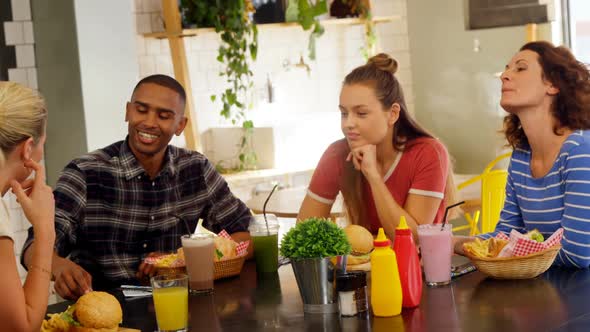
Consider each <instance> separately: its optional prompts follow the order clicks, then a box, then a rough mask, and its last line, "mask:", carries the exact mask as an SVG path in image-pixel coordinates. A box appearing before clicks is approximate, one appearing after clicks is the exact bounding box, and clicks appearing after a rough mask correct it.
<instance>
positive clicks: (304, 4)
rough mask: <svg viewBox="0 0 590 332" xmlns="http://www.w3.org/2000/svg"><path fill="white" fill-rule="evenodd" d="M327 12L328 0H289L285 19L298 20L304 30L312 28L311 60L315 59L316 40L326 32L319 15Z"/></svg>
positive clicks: (309, 45) (310, 39)
mask: <svg viewBox="0 0 590 332" xmlns="http://www.w3.org/2000/svg"><path fill="white" fill-rule="evenodd" d="M327 12H328V4H327V2H326V0H289V5H288V6H287V10H286V12H285V21H287V22H298V23H299V24H300V25H301V27H302V28H303V30H304V31H308V30H311V33H310V35H309V44H308V50H309V58H310V59H311V60H315V41H316V39H317V38H319V37H320V36H321V35H323V34H324V27H323V26H322V24H321V23H320V21H319V20H318V18H317V17H318V16H320V15H322V14H325V13H327Z"/></svg>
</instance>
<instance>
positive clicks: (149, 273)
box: [135, 252, 164, 280]
mask: <svg viewBox="0 0 590 332" xmlns="http://www.w3.org/2000/svg"><path fill="white" fill-rule="evenodd" d="M162 255H164V253H161V252H152V253H149V254H148V255H147V256H146V258H147V257H157V256H162ZM156 270H157V268H156V266H155V265H154V264H147V263H146V262H145V261H144V262H141V264H139V269H138V270H137V273H136V274H135V276H136V277H137V279H139V280H142V279H144V278H151V277H153V276H154V275H155V274H156Z"/></svg>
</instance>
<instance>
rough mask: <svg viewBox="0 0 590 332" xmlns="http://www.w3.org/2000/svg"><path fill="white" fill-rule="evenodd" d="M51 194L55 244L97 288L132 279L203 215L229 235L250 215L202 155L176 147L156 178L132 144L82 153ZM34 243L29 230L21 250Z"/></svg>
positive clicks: (173, 245)
mask: <svg viewBox="0 0 590 332" xmlns="http://www.w3.org/2000/svg"><path fill="white" fill-rule="evenodd" d="M54 196H55V204H56V211H55V232H56V241H55V249H56V251H57V253H58V254H59V255H60V256H61V257H66V256H68V255H70V259H71V260H72V261H74V262H76V263H77V264H79V265H80V266H82V267H83V268H84V269H85V270H87V271H88V272H89V273H90V274H92V276H93V284H95V286H94V287H99V288H101V285H104V286H103V288H104V287H113V286H114V285H117V284H120V283H121V282H132V281H133V279H135V274H136V272H137V270H138V267H139V264H140V262H141V261H142V259H143V258H144V257H145V255H146V254H148V253H150V252H154V251H163V252H166V251H168V252H169V251H173V250H176V249H177V248H179V247H180V246H181V243H180V236H181V235H182V234H187V233H188V232H192V231H194V229H195V227H196V224H197V221H198V219H199V218H203V220H204V223H203V225H204V226H205V227H207V228H208V229H210V230H211V231H214V232H216V233H217V232H219V231H221V230H222V229H225V230H226V231H227V232H228V233H230V234H231V233H234V232H240V231H246V230H247V228H248V224H249V220H250V211H249V209H248V208H247V207H246V205H245V204H244V203H243V202H242V201H240V200H239V199H237V198H236V197H234V196H233V195H232V193H231V192H230V190H229V188H228V186H227V183H226V182H225V180H224V179H223V178H222V177H221V176H220V175H219V174H218V173H217V172H216V171H215V168H214V167H213V166H212V165H211V163H210V162H209V161H208V160H207V159H206V158H205V157H204V156H203V155H202V154H200V153H198V152H194V151H189V150H185V149H181V148H177V147H174V146H171V145H169V146H168V149H167V153H166V154H165V160H164V166H163V168H162V170H161V171H160V173H159V174H158V175H157V176H156V178H155V179H153V180H151V179H150V178H149V176H148V175H147V173H146V172H145V170H144V169H143V168H142V166H141V165H140V164H139V162H138V161H137V159H136V158H135V156H134V155H133V153H132V152H131V150H130V149H129V146H128V144H127V141H120V142H117V143H114V144H112V145H110V146H108V147H106V148H104V149H101V150H97V151H94V152H91V153H89V154H87V155H84V156H82V157H80V158H78V159H75V160H73V161H72V162H70V163H69V164H68V165H67V166H66V168H65V169H64V171H63V173H62V174H61V177H60V179H59V181H58V183H57V185H56V188H55V191H54ZM32 240H33V231H32V228H30V229H29V236H28V238H27V241H26V242H25V244H24V247H23V252H24V250H25V249H26V248H27V247H28V246H29V245H30V244H31V242H32ZM107 285H108V286H107Z"/></svg>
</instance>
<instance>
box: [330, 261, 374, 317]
mask: <svg viewBox="0 0 590 332" xmlns="http://www.w3.org/2000/svg"><path fill="white" fill-rule="evenodd" d="M336 290H337V291H338V305H339V307H340V315H342V316H355V315H357V314H358V313H361V312H365V311H367V310H369V302H368V299H367V275H366V273H365V272H364V271H354V272H348V273H343V274H339V275H337V276H336Z"/></svg>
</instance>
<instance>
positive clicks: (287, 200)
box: [246, 187, 343, 219]
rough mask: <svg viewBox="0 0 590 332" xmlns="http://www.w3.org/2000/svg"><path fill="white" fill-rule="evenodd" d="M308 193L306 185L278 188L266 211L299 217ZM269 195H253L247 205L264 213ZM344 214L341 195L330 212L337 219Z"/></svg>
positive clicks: (284, 216) (280, 215)
mask: <svg viewBox="0 0 590 332" xmlns="http://www.w3.org/2000/svg"><path fill="white" fill-rule="evenodd" d="M306 194H307V188H305V187H294V188H285V189H281V190H276V191H275V192H274V193H273V194H272V196H271V197H270V200H269V201H268V204H267V206H266V213H270V214H274V215H276V216H277V217H282V218H297V214H298V213H299V208H300V207H301V203H302V202H303V199H304V198H305V195H306ZM267 197H268V193H267V194H259V195H256V196H253V197H252V198H251V199H250V200H249V201H247V202H246V205H247V206H248V207H249V208H250V209H251V210H252V211H253V212H254V213H262V208H263V206H264V201H265V200H266V198H267ZM342 214H343V207H342V199H341V198H340V196H338V198H336V201H335V202H334V205H332V211H331V213H330V217H331V218H332V219H335V218H336V217H339V216H341V215H342Z"/></svg>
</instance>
